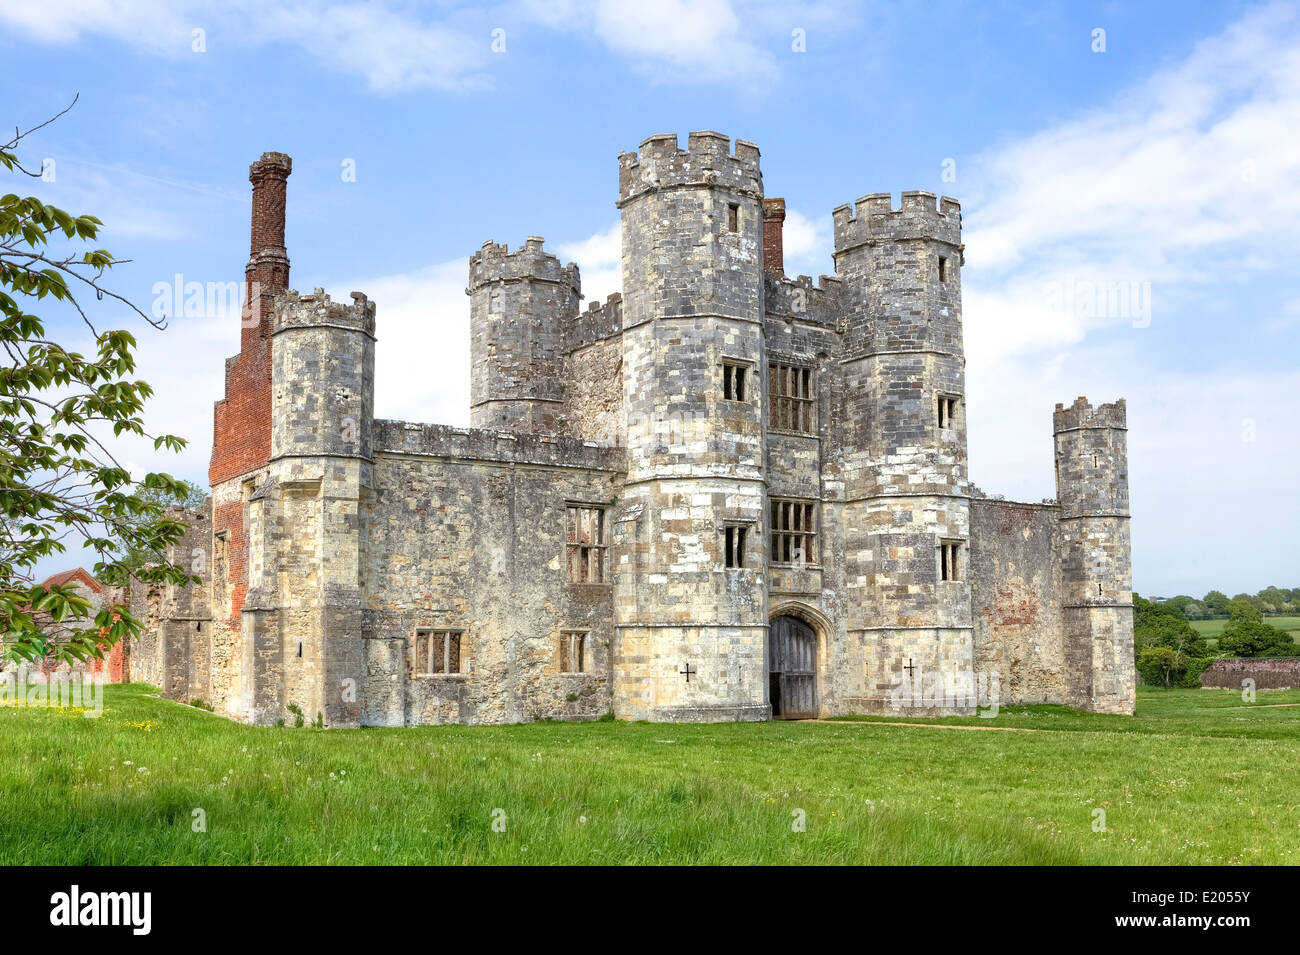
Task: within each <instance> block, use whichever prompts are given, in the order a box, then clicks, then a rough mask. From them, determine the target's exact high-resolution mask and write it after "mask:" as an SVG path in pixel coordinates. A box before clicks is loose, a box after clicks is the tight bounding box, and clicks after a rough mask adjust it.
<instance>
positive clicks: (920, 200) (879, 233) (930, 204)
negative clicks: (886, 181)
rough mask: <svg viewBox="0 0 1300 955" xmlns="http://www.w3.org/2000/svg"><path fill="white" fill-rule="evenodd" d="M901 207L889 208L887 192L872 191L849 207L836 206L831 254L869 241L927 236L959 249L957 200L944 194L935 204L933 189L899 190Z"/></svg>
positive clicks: (959, 229)
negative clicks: (900, 192) (901, 191)
mask: <svg viewBox="0 0 1300 955" xmlns="http://www.w3.org/2000/svg"><path fill="white" fill-rule="evenodd" d="M902 198H903V202H902V206H901V207H900V208H898V209H895V208H893V205H892V201H891V199H890V194H889V193H887V192H873V193H871V194H870V195H867V196H863V197H862V198H861V199H859V200H858V201H857V202H855V203H854V204H853V205H852V206H850V205H849V204H848V203H845V204H844V205H842V206H837V207H836V208H835V211H834V213H833V217H834V220H835V254H836V255H838V254H840V253H841V252H847V251H848V250H850V249H854V248H857V247H858V246H861V245H866V244H867V243H869V242H873V241H888V240H895V241H897V240H900V239H931V240H934V241H936V242H945V243H947V244H948V245H952V246H956V247H957V248H958V250H960V249H961V203H959V202H958V201H957V200H956V199H953V198H950V197H949V196H944V197H943V198H941V199H939V200H938V207H937V208H936V206H935V195H934V193H933V192H922V191H920V190H912V191H910V192H904V193H903V197H902Z"/></svg>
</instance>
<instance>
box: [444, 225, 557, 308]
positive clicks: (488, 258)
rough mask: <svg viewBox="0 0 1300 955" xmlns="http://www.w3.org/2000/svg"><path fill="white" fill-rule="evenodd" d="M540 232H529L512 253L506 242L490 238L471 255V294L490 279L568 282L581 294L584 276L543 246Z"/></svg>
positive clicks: (500, 280)
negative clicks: (562, 264) (561, 262)
mask: <svg viewBox="0 0 1300 955" xmlns="http://www.w3.org/2000/svg"><path fill="white" fill-rule="evenodd" d="M545 241H546V240H545V239H543V238H542V237H541V236H539V235H530V236H529V237H528V238H527V239H525V240H524V244H523V245H522V246H521V247H520V248H519V249H518V250H516V251H514V252H511V251H510V249H509V247H508V246H507V245H506V244H505V243H504V242H503V243H501V244H499V245H498V244H497V243H496V242H493V241H491V240H488V241H487V242H484V243H483V247H482V248H481V249H479V250H478V251H477V252H475V253H474V254H473V255H472V256H470V260H469V287H468V288H467V289H466V290H465V291H466V292H467V293H469V294H472V293H473V291H474V290H475V289H477V288H480V287H482V286H484V285H487V284H488V283H490V282H521V281H525V280H528V281H533V282H538V281H540V282H554V283H555V284H556V285H565V286H568V287H569V288H571V289H572V290H573V291H574V292H577V293H578V295H579V296H581V295H582V276H581V274H580V273H579V271H578V266H577V264H576V263H573V262H570V263H569V264H568V265H564V266H561V265H560V260H559V259H558V258H556V256H554V255H553V254H551V253H550V252H547V251H546V250H545V249H544V248H542V246H543V243H545Z"/></svg>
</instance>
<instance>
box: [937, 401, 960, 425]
mask: <svg viewBox="0 0 1300 955" xmlns="http://www.w3.org/2000/svg"><path fill="white" fill-rule="evenodd" d="M957 400H958V399H957V398H956V397H955V396H953V395H940V396H939V428H940V430H942V431H947V430H949V429H950V428H952V427H954V424H953V423H954V422H955V421H956V420H957Z"/></svg>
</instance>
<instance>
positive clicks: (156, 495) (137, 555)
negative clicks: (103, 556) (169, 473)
mask: <svg viewBox="0 0 1300 955" xmlns="http://www.w3.org/2000/svg"><path fill="white" fill-rule="evenodd" d="M134 496H135V497H136V498H138V499H139V500H140V501H141V502H142V503H143V504H145V505H146V510H144V511H142V515H141V516H140V517H129V518H126V519H125V521H124V523H125V524H127V525H128V526H130V527H132V528H133V529H136V530H142V529H143V528H142V525H143V524H147V523H148V522H149V521H152V520H153V519H154V518H153V516H152V515H153V506H154V505H157V506H159V507H164V508H166V507H184V508H189V509H198V508H201V507H203V504H204V502H205V500H206V499H207V491H205V490H204V489H203V488H201V487H199V486H198V485H197V484H195V483H194V482H193V481H177V482H176V485H175V487H174V488H170V489H165V488H151V487H142V488H141V489H140V490H138V491H137V492H136V493H135V495H134ZM114 539H115V540H116V541H117V543H118V544H119V546H120V547H121V549H122V552H123V556H122V562H123V563H124V564H126V565H127V566H128V567H129V568H130V569H131V571H132V572H133V573H134V572H135V571H138V570H140V569H142V568H145V567H149V566H151V565H153V564H158V563H161V562H162V561H163V560H164V559H165V556H166V555H165V554H164V551H163V548H162V547H151V546H145V545H141V544H140V543H139V538H138V537H137V538H136V542H135V543H132V542H131V541H128V540H127V539H125V538H124V537H123V536H122V535H121V534H120V533H119V534H116V535H114Z"/></svg>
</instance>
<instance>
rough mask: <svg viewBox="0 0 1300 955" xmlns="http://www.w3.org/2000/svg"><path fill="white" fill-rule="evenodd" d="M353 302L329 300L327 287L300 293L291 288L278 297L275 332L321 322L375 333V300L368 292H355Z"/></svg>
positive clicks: (276, 300) (369, 333) (370, 334)
mask: <svg viewBox="0 0 1300 955" xmlns="http://www.w3.org/2000/svg"><path fill="white" fill-rule="evenodd" d="M351 295H352V304H351V305H345V304H344V303H343V302H334V301H331V300H330V297H329V295H328V294H326V292H325V290H324V289H321V288H318V289H315V290H313V291H312V293H311V294H310V295H299V294H298V292H297V291H295V290H294V289H289V291H288V292H286V293H285V294H284V295H277V296H276V298H275V333H276V334H278V333H280V332H283V331H287V330H289V329H291V328H312V327H318V326H321V325H333V326H344V327H347V328H355V329H356V330H357V331H360V332H364V333H365V334H366V335H369V336H370V337H371V338H373V337H374V335H375V303H374V302H372V301H370V299H368V298H366V293H365V292H352V293H351Z"/></svg>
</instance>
